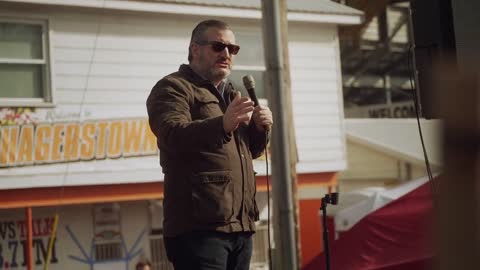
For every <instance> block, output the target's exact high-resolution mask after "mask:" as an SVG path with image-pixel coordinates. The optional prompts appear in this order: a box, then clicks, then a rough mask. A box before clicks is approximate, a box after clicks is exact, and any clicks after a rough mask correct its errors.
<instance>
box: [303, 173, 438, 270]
mask: <svg viewBox="0 0 480 270" xmlns="http://www.w3.org/2000/svg"><path fill="white" fill-rule="evenodd" d="M431 184H432V183H431V182H426V183H424V184H423V185H421V186H419V187H417V188H416V189H414V190H413V191H411V192H409V193H407V194H406V195H404V196H402V197H400V198H398V199H397V200H394V201H392V202H390V203H388V204H387V205H385V206H383V207H381V208H379V209H377V210H375V211H374V212H372V213H370V214H368V215H367V216H365V217H364V218H363V219H361V220H360V221H359V222H358V223H357V224H355V225H354V226H353V227H352V228H351V229H350V230H348V231H346V232H345V233H343V234H342V235H341V236H340V238H339V239H338V240H336V241H334V242H333V243H332V244H331V248H330V251H331V253H330V254H331V269H332V270H337V269H338V270H344V269H348V270H357V269H362V270H363V269H385V270H387V269H388V270H393V269H409V270H420V269H422V270H425V269H430V268H429V265H430V264H431V260H432V258H433V244H432V235H431V234H432V231H433V230H432V221H433V213H432V212H433V211H432V196H431V188H432V186H431ZM324 255H325V254H324V253H322V254H320V255H319V256H318V257H317V258H316V259H314V260H313V261H312V262H311V263H310V264H309V265H307V266H306V267H305V268H304V270H318V269H325V257H324Z"/></svg>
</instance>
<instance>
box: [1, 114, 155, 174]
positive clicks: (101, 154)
mask: <svg viewBox="0 0 480 270" xmlns="http://www.w3.org/2000/svg"><path fill="white" fill-rule="evenodd" d="M157 152H158V149H157V144H156V137H155V135H154V134H153V133H152V132H151V130H150V127H149V124H148V120H147V119H122V120H97V121H85V122H64V123H49V124H34V123H32V124H24V125H6V126H0V167H16V166H28V165H36V164H50V163H59V162H74V161H88V160H94V159H107V158H109V159H115V158H120V157H129V156H145V155H155V154H156V153H157Z"/></svg>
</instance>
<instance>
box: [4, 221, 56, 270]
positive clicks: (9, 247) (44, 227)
mask: <svg viewBox="0 0 480 270" xmlns="http://www.w3.org/2000/svg"><path fill="white" fill-rule="evenodd" d="M53 222H54V218H53V217H43V218H36V219H33V220H32V225H33V227H32V228H33V264H34V266H42V265H44V263H45V259H46V257H47V250H48V243H49V241H50V237H51V235H52V228H53ZM26 237H27V222H26V220H23V219H17V220H5V221H0V269H25V266H26V263H27V259H26V243H27V241H26ZM58 262H59V260H58V257H57V247H56V241H54V243H53V248H52V254H51V257H50V264H51V265H54V264H57V263H58Z"/></svg>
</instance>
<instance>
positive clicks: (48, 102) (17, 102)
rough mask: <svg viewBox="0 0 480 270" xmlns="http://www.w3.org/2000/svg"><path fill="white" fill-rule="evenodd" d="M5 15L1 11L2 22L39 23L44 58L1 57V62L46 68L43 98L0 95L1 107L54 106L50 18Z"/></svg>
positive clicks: (0, 19) (0, 20) (43, 76)
mask: <svg viewBox="0 0 480 270" xmlns="http://www.w3.org/2000/svg"><path fill="white" fill-rule="evenodd" d="M18 16H19V17H20V16H22V18H19V17H12V15H5V14H2V13H0V22H8V23H17V24H31V25H39V26H41V29H42V33H41V35H42V37H41V39H42V56H43V58H42V59H18V58H1V57H0V64H29V65H41V66H42V68H44V72H42V73H43V74H42V78H43V84H42V94H43V97H41V98H33V97H32V98H6V97H1V96H0V107H54V106H55V103H54V87H53V67H52V63H53V61H52V59H51V58H52V48H51V46H50V40H51V24H50V20H49V19H48V18H45V17H36V16H25V15H18Z"/></svg>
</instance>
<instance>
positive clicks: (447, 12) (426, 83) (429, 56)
mask: <svg viewBox="0 0 480 270" xmlns="http://www.w3.org/2000/svg"><path fill="white" fill-rule="evenodd" d="M410 7H411V10H412V13H411V19H412V28H413V29H412V30H413V42H414V50H413V55H414V63H415V71H416V72H415V82H416V84H415V85H416V94H417V98H418V102H419V105H420V110H421V115H422V116H423V117H425V118H427V119H430V118H438V117H439V115H438V110H436V108H435V105H434V103H435V102H434V100H435V89H433V85H434V81H433V80H435V76H434V75H433V73H432V70H433V66H434V65H435V63H436V62H440V61H442V59H443V58H448V59H449V60H451V59H452V58H454V57H455V51H456V45H455V33H454V24H453V12H452V0H410Z"/></svg>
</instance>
